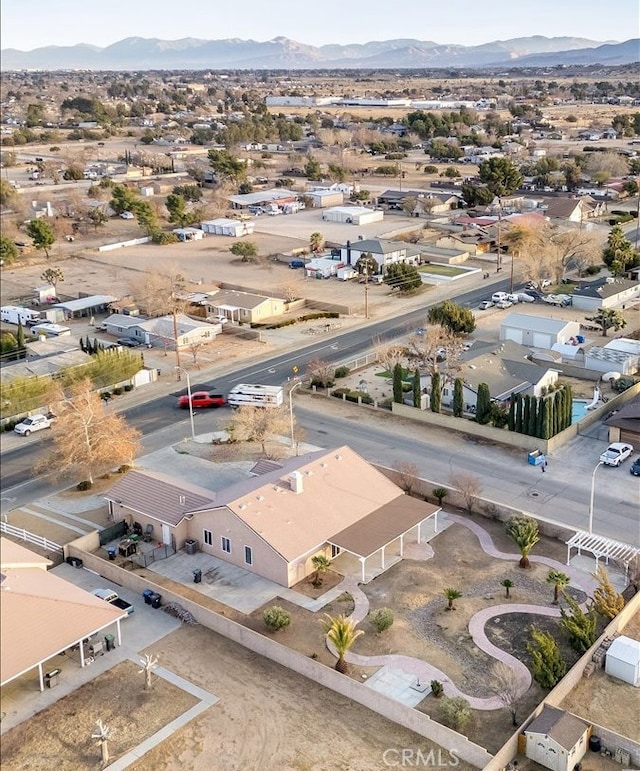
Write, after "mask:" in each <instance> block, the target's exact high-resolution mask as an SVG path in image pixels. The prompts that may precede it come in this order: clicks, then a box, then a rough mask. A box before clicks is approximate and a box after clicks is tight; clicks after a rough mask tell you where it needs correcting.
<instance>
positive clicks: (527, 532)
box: [505, 516, 540, 568]
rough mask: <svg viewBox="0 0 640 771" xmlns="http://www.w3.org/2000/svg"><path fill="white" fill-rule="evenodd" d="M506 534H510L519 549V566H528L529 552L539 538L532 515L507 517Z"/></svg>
mask: <svg viewBox="0 0 640 771" xmlns="http://www.w3.org/2000/svg"><path fill="white" fill-rule="evenodd" d="M505 529H506V531H507V535H508V536H511V538H513V540H514V541H515V543H516V546H517V547H518V549H519V550H520V567H521V568H528V567H529V552H530V551H531V549H533V547H534V546H535V545H536V544H537V543H538V541H539V540H540V536H539V535H538V523H537V522H536V521H535V519H533V517H525V516H514V517H509V519H508V520H507V524H506V526H505Z"/></svg>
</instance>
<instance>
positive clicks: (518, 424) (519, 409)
mask: <svg viewBox="0 0 640 771" xmlns="http://www.w3.org/2000/svg"><path fill="white" fill-rule="evenodd" d="M522 413H523V403H522V395H521V394H518V395H517V396H516V428H515V430H516V432H517V433H518V434H521V433H522V430H523V414H522Z"/></svg>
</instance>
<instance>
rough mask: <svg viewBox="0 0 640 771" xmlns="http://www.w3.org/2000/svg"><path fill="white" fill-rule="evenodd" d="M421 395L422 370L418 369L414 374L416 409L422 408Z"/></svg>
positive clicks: (414, 401) (414, 402) (414, 404)
mask: <svg viewBox="0 0 640 771" xmlns="http://www.w3.org/2000/svg"><path fill="white" fill-rule="evenodd" d="M421 393H422V389H421V388H420V370H419V369H417V370H416V371H415V372H414V373H413V406H414V407H418V408H420V403H421V398H420V397H421Z"/></svg>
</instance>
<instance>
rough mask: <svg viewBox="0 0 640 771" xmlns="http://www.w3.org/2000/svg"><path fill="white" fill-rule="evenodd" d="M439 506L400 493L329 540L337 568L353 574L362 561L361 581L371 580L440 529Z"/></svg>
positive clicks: (343, 572) (344, 573)
mask: <svg viewBox="0 0 640 771" xmlns="http://www.w3.org/2000/svg"><path fill="white" fill-rule="evenodd" d="M439 511H440V508H439V507H438V506H433V505H432V504H430V503H426V502H425V501H419V500H417V499H415V498H410V497H409V496H400V497H399V498H396V499H394V500H392V501H390V502H389V503H387V504H385V505H384V506H381V507H380V508H379V509H376V510H375V511H373V512H371V514H369V515H368V516H366V517H364V519H361V520H360V521H359V522H355V523H354V524H353V525H350V526H349V527H346V528H345V529H344V530H341V531H340V532H339V533H336V535H334V536H332V537H331V538H330V539H328V543H329V544H330V545H331V549H332V560H333V565H334V567H335V569H336V570H338V571H339V572H340V573H342V574H343V575H348V574H349V573H353V572H354V570H353V562H354V558H355V559H356V560H357V561H358V563H359V571H358V572H359V573H360V579H361V581H362V583H368V582H369V581H371V580H373V579H374V578H375V577H376V576H378V575H380V573H384V572H385V570H388V569H389V568H390V567H392V565H395V564H397V563H398V562H400V560H401V559H403V557H404V556H405V548H406V547H407V546H408V545H410V544H411V545H414V544H421V543H422V542H423V540H424V536H425V535H426V532H427V530H428V532H429V535H432V534H434V533H437V532H438V512H439Z"/></svg>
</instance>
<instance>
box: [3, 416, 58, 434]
mask: <svg viewBox="0 0 640 771" xmlns="http://www.w3.org/2000/svg"><path fill="white" fill-rule="evenodd" d="M53 420H54V419H53V417H49V416H47V415H30V416H29V417H28V418H25V419H24V420H23V421H22V422H20V423H18V424H17V425H16V426H15V427H14V429H13V430H14V431H15V432H16V434H19V435H20V436H29V434H31V433H33V432H34V431H42V429H43V428H51V426H52V424H53Z"/></svg>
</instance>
